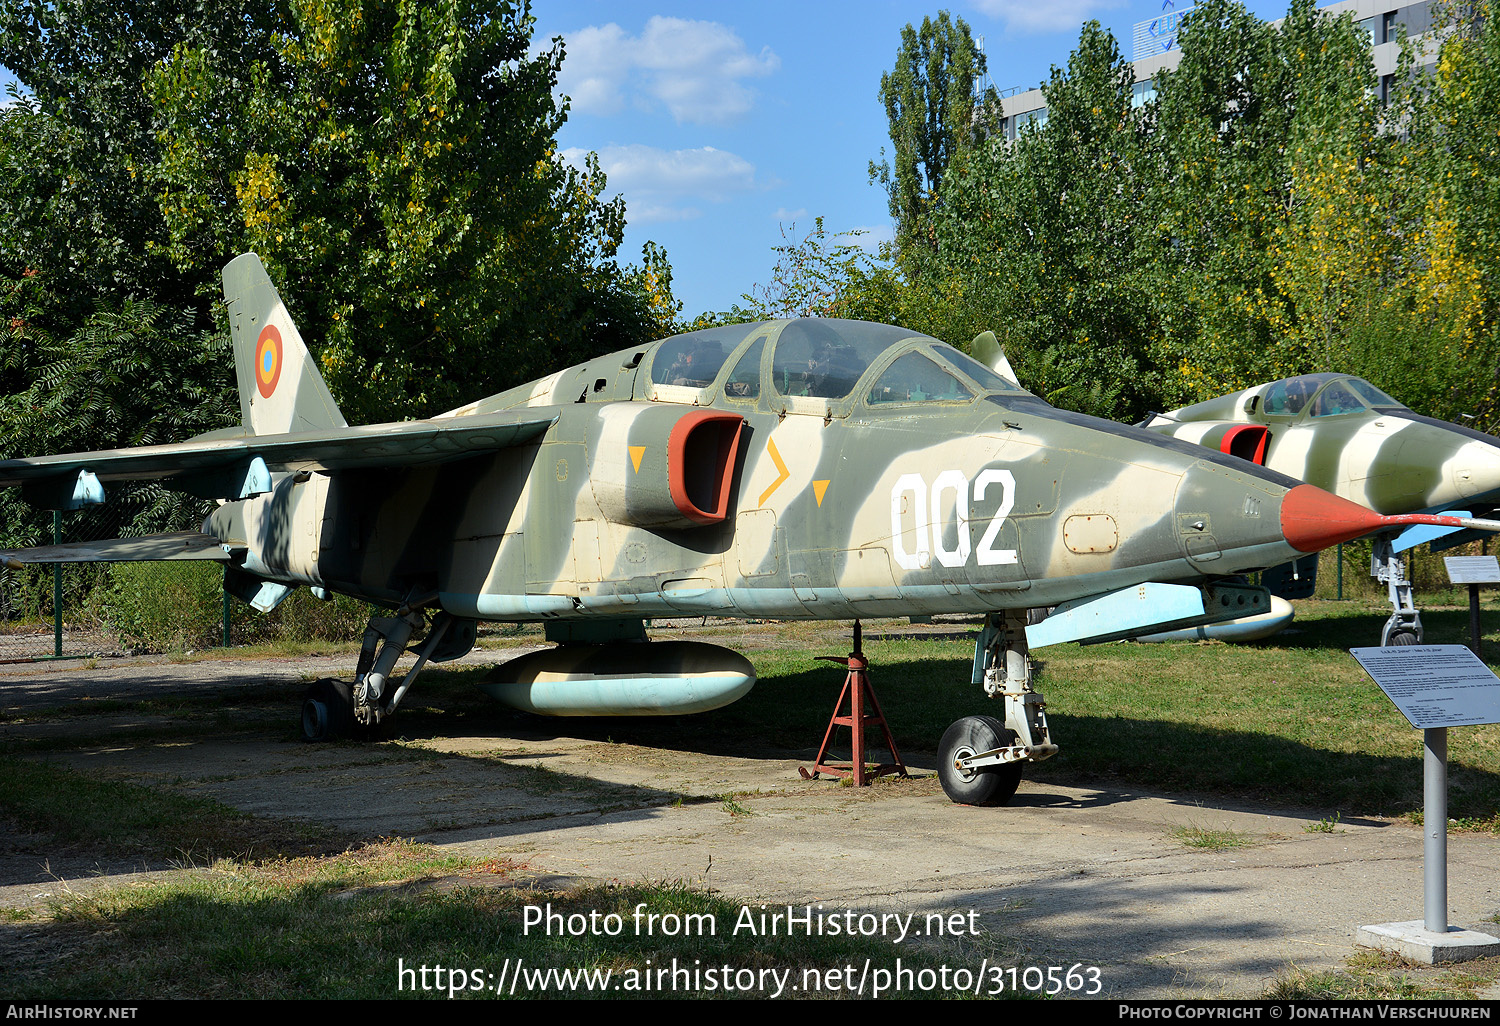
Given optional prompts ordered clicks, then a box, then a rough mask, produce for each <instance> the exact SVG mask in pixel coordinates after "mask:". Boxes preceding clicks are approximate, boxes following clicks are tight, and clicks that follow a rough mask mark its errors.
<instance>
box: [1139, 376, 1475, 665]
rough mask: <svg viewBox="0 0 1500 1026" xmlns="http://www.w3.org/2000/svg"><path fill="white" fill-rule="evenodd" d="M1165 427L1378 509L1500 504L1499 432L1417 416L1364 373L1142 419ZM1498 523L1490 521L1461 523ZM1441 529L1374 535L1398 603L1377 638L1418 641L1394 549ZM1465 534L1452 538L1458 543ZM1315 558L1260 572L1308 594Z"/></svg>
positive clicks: (1379, 563) (1284, 383)
mask: <svg viewBox="0 0 1500 1026" xmlns="http://www.w3.org/2000/svg"><path fill="white" fill-rule="evenodd" d="M1142 426H1143V427H1146V428H1149V429H1151V430H1152V431H1155V432H1158V433H1160V434H1163V435H1166V436H1169V437H1172V438H1176V439H1180V440H1182V441H1187V442H1196V443H1198V444H1199V445H1205V446H1208V447H1210V448H1213V449H1217V450H1218V451H1220V452H1224V453H1230V454H1233V455H1235V456H1242V457H1244V458H1245V459H1247V460H1250V461H1251V462H1253V463H1257V464H1260V465H1262V466H1266V467H1269V468H1271V469H1272V470H1276V471H1280V472H1281V473H1283V474H1289V475H1291V476H1292V477H1295V478H1297V479H1299V480H1302V481H1306V482H1308V483H1309V484H1315V485H1317V486H1318V487H1319V488H1324V489H1327V490H1328V491H1330V492H1332V493H1334V494H1335V495H1338V496H1341V497H1343V498H1345V499H1349V500H1351V501H1353V502H1358V503H1360V504H1362V505H1366V506H1369V507H1370V508H1372V509H1374V510H1376V511H1378V512H1381V513H1416V512H1435V511H1439V510H1453V509H1454V508H1455V507H1457V506H1464V507H1465V510H1464V512H1463V513H1461V514H1459V513H1455V514H1454V515H1455V516H1460V517H1467V516H1468V514H1469V513H1480V512H1481V511H1483V512H1484V513H1485V514H1488V513H1489V512H1490V511H1491V510H1493V508H1494V506H1495V504H1496V502H1497V501H1500V439H1497V438H1495V436H1493V435H1487V434H1485V433H1483V432H1481V431H1475V430H1474V429H1473V428H1468V427H1463V426H1461V425H1458V424H1450V423H1447V422H1446V421H1441V420H1435V419H1433V418H1432V417H1424V416H1422V415H1420V414H1418V413H1416V412H1415V411H1413V410H1411V409H1409V408H1408V407H1406V406H1403V405H1402V404H1401V403H1400V402H1398V401H1397V400H1395V399H1392V398H1391V397H1390V396H1388V395H1386V394H1385V393H1384V392H1382V391H1381V390H1380V389H1378V388H1376V387H1375V386H1374V385H1372V384H1370V383H1369V382H1368V381H1365V380H1363V379H1362V378H1356V377H1351V376H1350V375H1347V374H1303V375H1300V376H1298V377H1294V378H1284V379H1282V380H1280V381H1271V382H1267V383H1266V384H1263V385H1256V386H1255V387H1253V388H1247V389H1245V390H1244V391H1241V392H1232V393H1230V394H1228V395H1222V396H1219V397H1218V398H1216V399H1209V400H1206V401H1204V402H1201V403H1197V404H1195V405H1192V406H1185V407H1183V408H1182V409H1180V410H1173V411H1171V412H1170V413H1161V414H1154V415H1152V416H1151V417H1148V418H1147V419H1146V420H1145V421H1144V422H1143V424H1142ZM1465 523H1466V524H1467V525H1468V526H1473V527H1478V528H1479V529H1480V530H1483V531H1487V532H1493V531H1494V530H1495V529H1496V528H1497V527H1500V525H1497V524H1496V523H1495V522H1494V521H1492V520H1466V521H1465ZM1448 533H1449V532H1446V531H1433V530H1423V531H1422V532H1420V533H1418V532H1411V533H1409V534H1405V535H1402V536H1399V537H1398V535H1397V533H1396V531H1394V530H1391V531H1385V532H1382V533H1381V534H1380V535H1378V536H1377V537H1376V538H1375V539H1374V545H1373V553H1372V558H1371V573H1372V574H1373V575H1374V576H1375V577H1376V578H1377V579H1378V580H1380V581H1381V582H1383V583H1384V584H1385V585H1386V589H1387V593H1388V595H1389V597H1390V600H1391V605H1392V607H1393V611H1392V613H1391V616H1390V618H1389V619H1387V620H1386V623H1385V626H1384V628H1383V629H1382V631H1381V638H1380V643H1381V644H1382V645H1415V644H1420V642H1421V640H1422V618H1421V616H1420V615H1419V614H1418V612H1417V609H1416V606H1415V605H1414V603H1413V601H1412V588H1411V582H1410V581H1408V580H1407V578H1406V568H1405V563H1404V561H1403V560H1402V559H1401V558H1400V555H1399V554H1400V553H1401V552H1402V551H1404V550H1405V549H1406V548H1411V547H1413V546H1415V545H1417V544H1421V542H1423V541H1427V540H1432V539H1434V537H1435V536H1441V535H1443V534H1448ZM1471 536H1472V535H1471V534H1469V533H1465V534H1457V535H1450V537H1449V538H1448V539H1446V541H1445V542H1444V544H1454V543H1457V542H1458V541H1460V540H1465V539H1467V538H1469V537H1471ZM1317 571H1318V566H1317V561H1316V560H1312V559H1309V560H1306V561H1305V563H1303V564H1301V565H1294V566H1293V567H1292V568H1288V569H1284V570H1280V571H1278V572H1276V573H1274V574H1268V575H1266V580H1267V581H1270V582H1271V586H1272V588H1273V590H1275V591H1276V592H1277V593H1278V594H1281V595H1284V596H1285V597H1287V598H1306V597H1308V596H1309V595H1311V594H1312V591H1313V587H1314V584H1315V582H1316V580H1317Z"/></svg>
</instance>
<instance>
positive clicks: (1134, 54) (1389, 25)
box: [1000, 0, 1436, 140]
mask: <svg viewBox="0 0 1500 1026" xmlns="http://www.w3.org/2000/svg"><path fill="white" fill-rule="evenodd" d="M1193 6H1194V5H1193V3H1191V2H1189V0H1165V2H1164V3H1163V4H1162V13H1161V14H1160V15H1159V16H1158V17H1156V18H1151V19H1148V20H1146V21H1142V22H1139V23H1137V24H1136V26H1135V28H1134V31H1133V33H1132V39H1131V44H1132V51H1131V63H1132V65H1133V66H1134V69H1135V94H1134V98H1133V102H1134V104H1135V106H1137V107H1139V106H1141V105H1142V104H1144V103H1147V102H1149V101H1150V100H1151V99H1153V98H1154V97H1155V96H1156V88H1155V85H1154V82H1155V79H1156V76H1157V75H1158V74H1160V73H1161V72H1162V71H1163V70H1171V69H1173V68H1176V67H1177V65H1178V64H1179V63H1180V62H1181V60H1182V49H1181V47H1180V46H1179V45H1178V36H1179V33H1180V32H1181V30H1182V26H1183V22H1184V21H1185V20H1186V19H1187V18H1189V17H1191V15H1192V10H1193ZM1318 10H1320V11H1322V12H1324V13H1325V14H1328V15H1330V16H1333V17H1337V16H1339V15H1344V14H1347V15H1349V16H1351V17H1353V19H1354V22H1355V24H1356V25H1358V26H1359V27H1360V28H1362V29H1364V30H1365V31H1366V32H1367V33H1369V36H1370V57H1371V59H1372V61H1373V62H1374V65H1375V78H1376V83H1377V86H1376V87H1377V88H1378V90H1379V92H1380V99H1381V102H1382V103H1383V102H1385V100H1386V99H1387V97H1388V96H1389V94H1390V89H1391V81H1392V79H1393V78H1394V77H1395V74H1396V61H1397V58H1398V57H1399V56H1400V52H1401V44H1402V42H1403V41H1405V40H1406V39H1408V38H1410V37H1414V36H1421V35H1424V34H1426V33H1427V32H1428V31H1430V30H1431V28H1432V4H1431V3H1430V2H1429V0H1423V2H1421V3H1409V2H1407V0H1337V2H1336V3H1330V4H1325V5H1323V6H1322V7H1319V8H1318ZM1425 57H1426V60H1427V61H1428V62H1429V63H1431V62H1432V61H1434V60H1436V54H1433V53H1429V54H1426V55H1425ZM1000 102H1001V107H1002V111H1003V114H1004V118H1003V121H1002V128H1003V131H1004V133H1005V138H1006V139H1007V140H1013V139H1015V137H1016V133H1017V132H1018V131H1019V130H1021V129H1022V128H1024V127H1025V126H1026V125H1028V124H1032V123H1037V124H1044V123H1046V120H1047V98H1046V97H1045V96H1043V95H1042V91H1041V89H1039V88H1037V89H1025V88H1023V87H1016V88H1014V89H1006V90H1004V91H1002V92H1001V94H1000Z"/></svg>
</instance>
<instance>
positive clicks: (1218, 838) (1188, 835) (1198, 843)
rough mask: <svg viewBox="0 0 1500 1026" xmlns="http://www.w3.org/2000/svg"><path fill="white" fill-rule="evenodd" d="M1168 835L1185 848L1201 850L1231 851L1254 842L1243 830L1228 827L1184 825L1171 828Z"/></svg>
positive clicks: (1247, 846)
mask: <svg viewBox="0 0 1500 1026" xmlns="http://www.w3.org/2000/svg"><path fill="white" fill-rule="evenodd" d="M1170 836H1171V838H1172V840H1174V841H1176V842H1177V843H1178V844H1180V845H1182V846H1183V847H1185V848H1198V849H1200V850H1202V851H1232V850H1234V849H1236V848H1249V847H1251V846H1252V845H1254V844H1255V843H1256V840H1255V838H1253V837H1251V836H1250V835H1249V834H1247V833H1245V832H1244V831H1242V830H1230V829H1228V828H1219V829H1215V828H1213V827H1200V826H1184V827H1178V828H1177V829H1175V830H1173V831H1172V832H1171V835H1170Z"/></svg>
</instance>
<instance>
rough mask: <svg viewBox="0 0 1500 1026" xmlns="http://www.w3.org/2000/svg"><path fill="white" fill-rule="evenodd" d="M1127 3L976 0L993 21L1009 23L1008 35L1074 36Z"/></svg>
mask: <svg viewBox="0 0 1500 1026" xmlns="http://www.w3.org/2000/svg"><path fill="white" fill-rule="evenodd" d="M1122 3H1123V0H1044V2H1042V3H1037V2H1036V0H975V6H976V7H978V8H979V9H980V10H981V11H983V12H984V13H985V14H988V15H989V16H990V17H992V18H1003V19H1005V28H1006V30H1007V31H1011V32H1019V33H1027V32H1070V31H1075V30H1077V29H1078V27H1079V26H1081V25H1082V24H1083V23H1084V22H1086V21H1088V20H1089V19H1090V18H1092V17H1095V16H1096V15H1097V14H1098V13H1099V12H1100V11H1106V10H1112V9H1113V8H1116V7H1119V6H1121V5H1122Z"/></svg>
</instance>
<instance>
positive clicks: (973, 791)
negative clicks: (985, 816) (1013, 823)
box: [938, 610, 1057, 805]
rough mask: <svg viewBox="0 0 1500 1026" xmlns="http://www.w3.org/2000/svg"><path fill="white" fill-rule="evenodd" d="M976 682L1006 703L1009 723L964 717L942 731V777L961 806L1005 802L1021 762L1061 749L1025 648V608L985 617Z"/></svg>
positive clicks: (1037, 759)
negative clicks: (1050, 730)
mask: <svg viewBox="0 0 1500 1026" xmlns="http://www.w3.org/2000/svg"><path fill="white" fill-rule="evenodd" d="M974 683H976V684H983V685H984V690H985V693H986V694H988V695H989V696H990V697H991V698H995V697H998V698H1000V699H1001V701H1002V703H1003V705H1004V715H1005V719H1004V722H1001V721H1000V720H998V719H996V718H995V717H993V716H965V717H964V718H963V719H961V720H959V721H957V722H956V723H954V724H953V725H952V726H950V727H949V728H948V729H947V730H946V731H945V732H944V733H943V740H942V742H941V743H940V744H939V748H938V780H939V781H941V782H942V785H943V791H944V793H946V794H947V795H948V797H949V798H951V799H953V801H955V802H958V803H960V804H962V805H1004V804H1006V803H1007V802H1009V801H1010V799H1011V797H1012V796H1013V795H1014V794H1015V793H1016V788H1017V786H1019V785H1020V783H1021V764H1022V763H1024V762H1027V761H1031V762H1041V761H1042V760H1043V759H1050V758H1051V757H1052V756H1054V755H1056V754H1057V746H1056V745H1055V744H1053V743H1052V737H1051V735H1050V734H1049V733H1048V731H1047V712H1046V710H1047V703H1046V702H1044V701H1043V700H1042V696H1041V695H1040V694H1039V693H1038V692H1037V691H1036V690H1035V689H1034V688H1033V687H1032V686H1031V655H1030V653H1029V651H1028V650H1027V647H1026V611H1025V610H1006V611H1005V612H1002V613H991V614H990V615H989V616H987V617H986V618H985V621H984V630H983V631H982V632H981V633H980V635H979V638H978V640H977V641H976V642H975V643H974Z"/></svg>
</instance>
